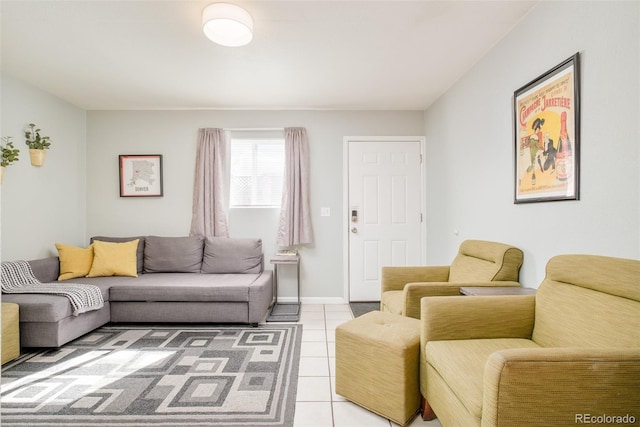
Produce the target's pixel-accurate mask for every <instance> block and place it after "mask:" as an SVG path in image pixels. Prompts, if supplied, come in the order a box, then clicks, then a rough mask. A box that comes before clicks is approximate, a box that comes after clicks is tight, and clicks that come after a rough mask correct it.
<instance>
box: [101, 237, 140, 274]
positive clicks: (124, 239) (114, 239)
mask: <svg viewBox="0 0 640 427" xmlns="http://www.w3.org/2000/svg"><path fill="white" fill-rule="evenodd" d="M136 239H138V240H139V242H138V250H137V251H136V270H137V271H138V274H140V273H142V270H143V269H144V239H145V237H144V236H137V237H107V236H94V237H92V238H91V243H93V241H94V240H98V241H100V242H114V243H124V242H130V241H132V240H136Z"/></svg>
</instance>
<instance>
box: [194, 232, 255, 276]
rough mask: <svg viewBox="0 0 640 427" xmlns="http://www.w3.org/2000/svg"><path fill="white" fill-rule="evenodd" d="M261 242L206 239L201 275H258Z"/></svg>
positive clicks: (220, 238) (217, 238) (222, 238)
mask: <svg viewBox="0 0 640 427" xmlns="http://www.w3.org/2000/svg"><path fill="white" fill-rule="evenodd" d="M262 258H263V255H262V240H261V239H232V238H228V237H207V239H206V240H205V245H204V257H203V260H202V272H203V273H218V274H220V273H260V272H261V271H262Z"/></svg>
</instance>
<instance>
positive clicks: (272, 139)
mask: <svg viewBox="0 0 640 427" xmlns="http://www.w3.org/2000/svg"><path fill="white" fill-rule="evenodd" d="M239 140H249V141H252V142H255V143H257V144H260V143H261V142H262V143H263V144H281V145H282V147H283V157H282V178H283V179H284V164H285V159H284V132H283V131H250V130H243V131H230V132H229V141H230V150H229V162H230V167H229V206H230V208H232V209H238V208H240V209H245V208H249V209H251V208H278V209H279V208H280V205H281V199H280V198H278V200H277V201H276V200H272V202H273V203H270V204H257V203H251V204H233V203H232V200H233V188H232V185H231V177H232V175H233V171H232V167H233V166H232V165H233V144H234V141H236V142H237V141H239ZM252 155H253V156H257V151H256V150H254V151H253V152H252ZM256 166H257V159H256V158H254V159H253V162H252V167H253V168H254V170H253V175H252V176H253V177H254V178H255V177H256ZM258 190H259V189H258V188H257V186H255V185H252V188H251V191H252V195H251V199H252V200H254V201H255V200H256V194H257V191H258Z"/></svg>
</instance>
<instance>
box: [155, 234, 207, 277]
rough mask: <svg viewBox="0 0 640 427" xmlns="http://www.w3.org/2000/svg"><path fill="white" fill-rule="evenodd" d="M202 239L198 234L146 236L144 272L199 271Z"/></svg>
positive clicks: (202, 246) (202, 245)
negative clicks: (186, 235)
mask: <svg viewBox="0 0 640 427" xmlns="http://www.w3.org/2000/svg"><path fill="white" fill-rule="evenodd" d="M203 248H204V239H203V238H202V237H200V236H188V237H158V236H147V237H146V240H145V246H144V272H145V273H200V268H201V267H202V251H203Z"/></svg>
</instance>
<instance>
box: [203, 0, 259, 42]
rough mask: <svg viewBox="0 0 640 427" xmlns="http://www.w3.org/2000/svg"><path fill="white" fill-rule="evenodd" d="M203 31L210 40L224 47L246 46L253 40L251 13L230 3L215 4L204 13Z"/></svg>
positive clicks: (206, 8)
mask: <svg viewBox="0 0 640 427" xmlns="http://www.w3.org/2000/svg"><path fill="white" fill-rule="evenodd" d="M202 30H203V31H204V34H205V35H206V36H207V38H208V39H209V40H211V41H212V42H214V43H218V44H220V45H222V46H230V47H237V46H244V45H246V44H248V43H249V42H250V41H251V39H252V38H253V19H252V18H251V15H250V14H249V12H247V11H246V10H244V9H243V8H241V7H240V6H236V5H235V4H230V3H213V4H210V5H209V6H207V7H205V9H204V10H203V11H202Z"/></svg>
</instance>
